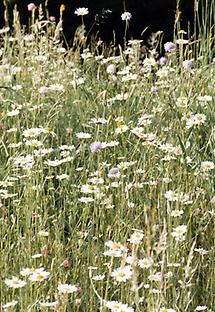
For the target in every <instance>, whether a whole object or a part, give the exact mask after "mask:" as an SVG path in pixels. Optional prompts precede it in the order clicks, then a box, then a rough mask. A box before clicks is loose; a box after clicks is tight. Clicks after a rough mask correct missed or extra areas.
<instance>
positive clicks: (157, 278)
mask: <svg viewBox="0 0 215 312" xmlns="http://www.w3.org/2000/svg"><path fill="white" fill-rule="evenodd" d="M161 278H162V277H161V272H156V273H153V274H150V275H149V276H148V279H149V280H150V281H151V282H153V281H154V282H160V281H161Z"/></svg>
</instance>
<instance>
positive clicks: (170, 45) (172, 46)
mask: <svg viewBox="0 0 215 312" xmlns="http://www.w3.org/2000/svg"><path fill="white" fill-rule="evenodd" d="M175 49H176V45H175V43H173V42H166V43H165V44H164V50H165V51H166V52H174V51H175Z"/></svg>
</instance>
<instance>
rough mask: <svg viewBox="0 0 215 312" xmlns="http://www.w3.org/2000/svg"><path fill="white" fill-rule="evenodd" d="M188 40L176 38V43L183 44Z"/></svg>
mask: <svg viewBox="0 0 215 312" xmlns="http://www.w3.org/2000/svg"><path fill="white" fill-rule="evenodd" d="M188 42H189V40H186V39H177V40H176V43H177V44H179V45H183V44H187V43H188Z"/></svg>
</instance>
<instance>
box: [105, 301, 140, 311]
mask: <svg viewBox="0 0 215 312" xmlns="http://www.w3.org/2000/svg"><path fill="white" fill-rule="evenodd" d="M105 307H106V308H108V309H110V310H111V311H113V312H134V309H133V308H131V307H129V306H128V305H127V304H124V303H121V302H118V301H107V302H106V303H105Z"/></svg>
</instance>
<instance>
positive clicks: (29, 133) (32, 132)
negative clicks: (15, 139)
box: [22, 128, 41, 138]
mask: <svg viewBox="0 0 215 312" xmlns="http://www.w3.org/2000/svg"><path fill="white" fill-rule="evenodd" d="M40 133H41V128H30V129H26V130H24V131H23V133H22V135H23V136H24V137H25V138H29V137H36V136H38V135H40Z"/></svg>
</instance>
